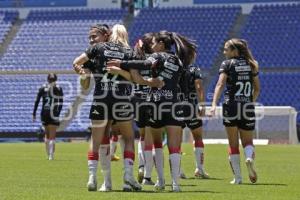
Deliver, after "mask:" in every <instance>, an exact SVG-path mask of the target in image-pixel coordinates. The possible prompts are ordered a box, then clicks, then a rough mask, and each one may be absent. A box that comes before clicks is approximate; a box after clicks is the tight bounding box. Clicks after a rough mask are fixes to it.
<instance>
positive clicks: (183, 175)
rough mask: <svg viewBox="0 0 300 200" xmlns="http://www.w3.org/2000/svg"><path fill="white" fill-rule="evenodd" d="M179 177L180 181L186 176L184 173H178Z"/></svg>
mask: <svg viewBox="0 0 300 200" xmlns="http://www.w3.org/2000/svg"><path fill="white" fill-rule="evenodd" d="M179 177H180V178H181V179H187V177H186V175H185V173H184V172H183V171H181V172H180V175H179Z"/></svg>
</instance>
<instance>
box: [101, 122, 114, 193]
mask: <svg viewBox="0 0 300 200" xmlns="http://www.w3.org/2000/svg"><path fill="white" fill-rule="evenodd" d="M109 133H110V128H109V127H106V129H105V135H104V136H103V139H102V141H101V144H100V148H99V157H100V165H101V171H102V174H103V177H104V183H103V184H102V186H101V187H100V189H99V191H101V192H107V191H111V190H112V181H111V157H110V141H109V139H110V138H109Z"/></svg>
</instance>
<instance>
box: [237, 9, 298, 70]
mask: <svg viewBox="0 0 300 200" xmlns="http://www.w3.org/2000/svg"><path fill="white" fill-rule="evenodd" d="M299 13H300V4H281V5H280V4H279V5H264V6H254V8H253V10H252V11H251V13H250V16H249V19H248V22H247V24H246V26H245V28H244V30H243V33H242V37H243V38H245V39H246V40H248V42H249V44H250V47H251V49H252V50H253V54H254V56H255V57H256V59H257V60H258V61H259V63H260V66H261V67H264V68H267V67H268V68H283V67H300V57H299V56H298V53H297V52H300V41H299V37H300V15H299Z"/></svg>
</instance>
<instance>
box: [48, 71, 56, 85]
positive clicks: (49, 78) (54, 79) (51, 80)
mask: <svg viewBox="0 0 300 200" xmlns="http://www.w3.org/2000/svg"><path fill="white" fill-rule="evenodd" d="M47 80H48V83H52V82H55V81H57V76H56V74H54V73H50V74H48V77H47Z"/></svg>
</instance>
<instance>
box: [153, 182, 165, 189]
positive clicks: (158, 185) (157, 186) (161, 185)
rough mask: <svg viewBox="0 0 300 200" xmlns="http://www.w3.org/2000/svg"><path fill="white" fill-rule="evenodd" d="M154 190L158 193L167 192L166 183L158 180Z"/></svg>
mask: <svg viewBox="0 0 300 200" xmlns="http://www.w3.org/2000/svg"><path fill="white" fill-rule="evenodd" d="M154 189H155V190H156V191H163V190H165V181H159V180H157V181H156V183H155V185H154Z"/></svg>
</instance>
